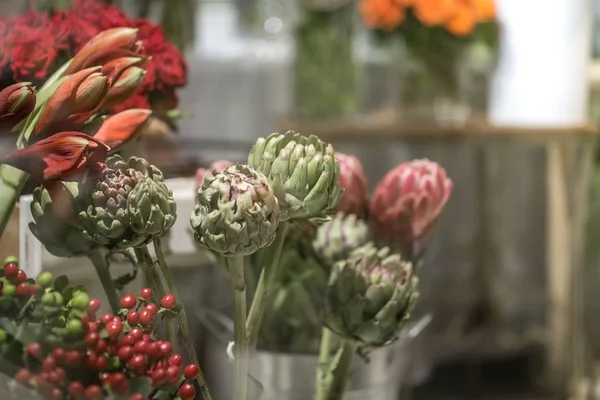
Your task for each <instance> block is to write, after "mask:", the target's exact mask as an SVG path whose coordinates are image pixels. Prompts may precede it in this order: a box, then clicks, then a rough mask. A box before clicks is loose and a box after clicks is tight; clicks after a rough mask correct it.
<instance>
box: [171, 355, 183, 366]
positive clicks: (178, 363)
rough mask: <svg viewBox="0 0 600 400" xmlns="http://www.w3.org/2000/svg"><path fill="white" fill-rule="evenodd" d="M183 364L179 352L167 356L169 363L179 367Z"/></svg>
mask: <svg viewBox="0 0 600 400" xmlns="http://www.w3.org/2000/svg"><path fill="white" fill-rule="evenodd" d="M181 364H183V358H182V357H181V356H180V355H179V354H173V355H172V356H171V357H169V365H174V366H176V367H180V366H181Z"/></svg>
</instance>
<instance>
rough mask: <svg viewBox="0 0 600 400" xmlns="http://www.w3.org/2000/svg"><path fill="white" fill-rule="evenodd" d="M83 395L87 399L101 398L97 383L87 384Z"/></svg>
mask: <svg viewBox="0 0 600 400" xmlns="http://www.w3.org/2000/svg"><path fill="white" fill-rule="evenodd" d="M85 397H86V398H87V399H88V400H102V397H103V393H102V388H101V387H100V386H98V385H92V386H88V387H87V388H86V389H85Z"/></svg>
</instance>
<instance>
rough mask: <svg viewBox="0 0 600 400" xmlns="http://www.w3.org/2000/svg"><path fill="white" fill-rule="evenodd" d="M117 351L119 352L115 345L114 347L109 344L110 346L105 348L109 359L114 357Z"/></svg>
mask: <svg viewBox="0 0 600 400" xmlns="http://www.w3.org/2000/svg"><path fill="white" fill-rule="evenodd" d="M118 351H119V349H118V348H117V346H116V345H114V344H111V345H110V346H108V347H107V348H106V352H107V353H108V354H109V355H110V356H111V357H114V356H116V355H117V352H118Z"/></svg>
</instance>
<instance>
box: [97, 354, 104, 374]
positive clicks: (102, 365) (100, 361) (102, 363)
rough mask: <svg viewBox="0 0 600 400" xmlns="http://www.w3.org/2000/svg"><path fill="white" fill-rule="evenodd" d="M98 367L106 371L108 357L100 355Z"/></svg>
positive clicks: (99, 369)
mask: <svg viewBox="0 0 600 400" xmlns="http://www.w3.org/2000/svg"><path fill="white" fill-rule="evenodd" d="M96 369H97V370H98V371H104V370H105V369H106V357H104V356H100V357H98V360H97V361H96Z"/></svg>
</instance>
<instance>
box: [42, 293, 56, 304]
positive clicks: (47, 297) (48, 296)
mask: <svg viewBox="0 0 600 400" xmlns="http://www.w3.org/2000/svg"><path fill="white" fill-rule="evenodd" d="M42 304H43V305H45V306H53V305H54V294H52V292H48V293H44V295H43V296H42Z"/></svg>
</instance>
